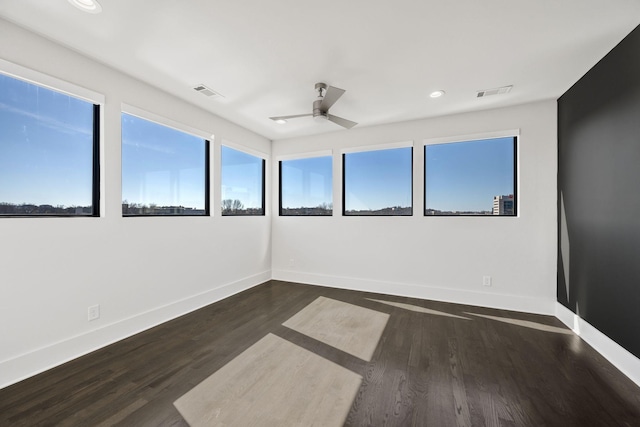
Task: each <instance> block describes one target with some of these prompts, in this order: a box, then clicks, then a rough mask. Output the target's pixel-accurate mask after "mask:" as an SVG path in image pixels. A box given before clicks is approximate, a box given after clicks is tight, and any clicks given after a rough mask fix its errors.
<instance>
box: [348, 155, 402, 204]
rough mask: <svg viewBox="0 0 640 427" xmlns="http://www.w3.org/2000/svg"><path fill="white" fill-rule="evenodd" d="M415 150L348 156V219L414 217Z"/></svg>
mask: <svg viewBox="0 0 640 427" xmlns="http://www.w3.org/2000/svg"><path fill="white" fill-rule="evenodd" d="M412 152H413V150H412V148H411V147H403V148H392V149H386V150H375V151H363V152H357V153H345V154H344V155H343V168H344V176H343V186H344V191H343V197H344V207H343V209H344V215H411V214H412V206H413V200H412V182H413V181H412V171H413V166H412Z"/></svg>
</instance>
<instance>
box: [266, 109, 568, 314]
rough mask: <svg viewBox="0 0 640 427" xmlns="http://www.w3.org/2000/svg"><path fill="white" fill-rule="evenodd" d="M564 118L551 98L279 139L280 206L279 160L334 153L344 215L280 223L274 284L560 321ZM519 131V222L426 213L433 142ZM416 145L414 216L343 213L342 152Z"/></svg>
mask: <svg viewBox="0 0 640 427" xmlns="http://www.w3.org/2000/svg"><path fill="white" fill-rule="evenodd" d="M556 120H557V119H556V103H555V101H546V102H540V103H535V104H528V105H523V106H519V107H512V108H508V109H496V110H489V111H483V112H475V113H467V114H460V115H453V116H446V117H441V118H435V119H426V120H419V121H412V122H405V123H395V124H389V125H383V126H376V127H369V128H362V129H358V128H357V127H356V128H353V129H351V130H350V131H341V132H336V133H332V134H324V135H319V136H314V137H306V138H296V139H289V140H279V141H274V143H273V149H272V170H273V171H274V179H273V182H272V194H273V196H272V197H273V198H272V204H273V206H274V207H276V206H277V203H278V200H277V193H278V191H277V186H278V177H277V176H276V174H277V170H278V168H277V161H278V158H279V157H282V156H285V157H286V156H291V155H294V154H296V153H305V152H313V151H319V150H327V149H330V150H333V154H334V216H333V217H278V216H277V215H274V216H273V218H272V227H273V246H272V247H273V254H272V257H273V278H274V279H281V280H290V281H296V282H303V283H312V284H320V285H326V286H335V287H343V288H351V289H359V290H369V291H375V292H383V293H388V294H395V295H405V296H412V297H418V298H426V299H436V300H443V301H452V302H459V303H467V304H472V305H482V306H488V307H497V308H508V309H513V310H522V311H529V312H539V313H545V314H553V313H554V310H555V300H556V290H555V289H556V170H557V160H556V159H557V153H556V140H557V138H556ZM327 126H331V124H327ZM515 129H519V132H520V140H519V165H518V168H519V190H518V194H519V199H520V203H519V216H518V217H517V218H507V217H501V218H494V217H490V218H486V217H484V218H483V217H424V216H423V215H422V207H423V198H422V194H423V187H424V184H423V182H424V181H423V175H422V174H423V172H422V171H423V166H424V158H423V157H424V156H423V148H422V147H423V141H424V140H425V139H432V138H448V137H455V136H462V137H464V136H465V135H478V134H486V133H492V132H500V131H507V130H515ZM463 139H464V138H463ZM408 140H409V141H414V143H415V148H414V150H415V151H414V182H413V185H414V216H413V217H342V216H340V212H341V209H342V207H341V193H340V192H341V183H340V176H341V175H340V172H341V168H342V167H341V155H340V150H342V149H346V148H352V147H358V146H370V145H373V144H385V143H392V142H400V141H408ZM274 212H275V210H274ZM483 275H490V276H492V278H493V286H491V287H484V286H482V276H483Z"/></svg>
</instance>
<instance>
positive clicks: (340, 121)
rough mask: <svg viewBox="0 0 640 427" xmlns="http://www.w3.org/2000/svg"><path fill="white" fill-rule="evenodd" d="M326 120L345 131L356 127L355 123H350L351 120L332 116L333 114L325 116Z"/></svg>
mask: <svg viewBox="0 0 640 427" xmlns="http://www.w3.org/2000/svg"><path fill="white" fill-rule="evenodd" d="M327 119H329V121H330V122H333V123H335V124H337V125H340V126H342V127H343V128H347V129H351V128H352V127H354V126H355V125H357V123H356V122H352V121H351V120H347V119H343V118H342V117H338V116H334V115H333V114H327Z"/></svg>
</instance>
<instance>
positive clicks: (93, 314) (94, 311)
mask: <svg viewBox="0 0 640 427" xmlns="http://www.w3.org/2000/svg"><path fill="white" fill-rule="evenodd" d="M87 312H88V317H89V321H92V320H96V319H99V318H100V306H99V305H92V306H91V307H89V308H88V309H87Z"/></svg>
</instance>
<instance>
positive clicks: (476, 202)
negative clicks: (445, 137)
mask: <svg viewBox="0 0 640 427" xmlns="http://www.w3.org/2000/svg"><path fill="white" fill-rule="evenodd" d="M424 156H425V185H424V188H425V215H503V216H515V215H516V214H517V212H516V206H517V203H516V138H515V137H506V138H493V139H482V140H477V141H467V142H454V143H445V144H434V145H426V146H425V147H424Z"/></svg>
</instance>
